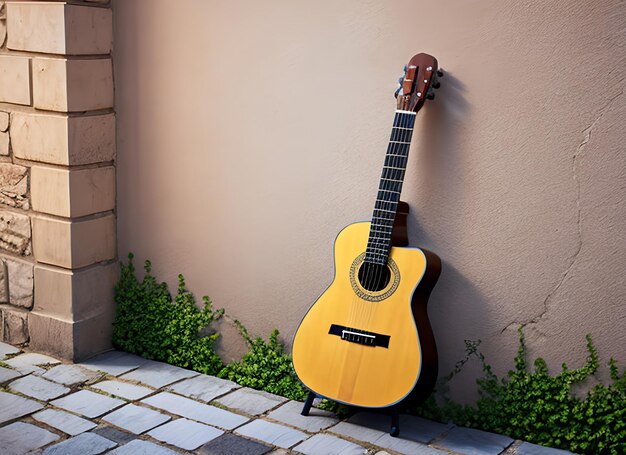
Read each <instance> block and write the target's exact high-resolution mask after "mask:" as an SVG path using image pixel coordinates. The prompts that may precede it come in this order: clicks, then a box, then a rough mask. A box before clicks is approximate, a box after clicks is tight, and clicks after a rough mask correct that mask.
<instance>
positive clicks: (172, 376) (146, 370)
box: [120, 361, 200, 389]
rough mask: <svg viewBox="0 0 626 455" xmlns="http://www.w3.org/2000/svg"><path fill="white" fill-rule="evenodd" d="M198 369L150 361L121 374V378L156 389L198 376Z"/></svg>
mask: <svg viewBox="0 0 626 455" xmlns="http://www.w3.org/2000/svg"><path fill="white" fill-rule="evenodd" d="M199 374H200V373H198V372H197V371H191V370H185V369H184V368H179V367H175V366H173V365H168V364H167V363H161V362H153V361H148V362H146V363H144V364H143V365H141V366H140V367H139V368H137V369H136V370H134V371H131V372H130V373H126V374H125V375H123V376H120V378H121V379H132V380H134V381H139V382H142V383H144V384H148V385H149V386H152V387H154V388H156V389H159V388H161V387H163V386H166V385H168V384H171V383H173V382H177V381H180V380H181V379H186V378H190V377H193V376H197V375H199Z"/></svg>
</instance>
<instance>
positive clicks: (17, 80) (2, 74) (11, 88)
mask: <svg viewBox="0 0 626 455" xmlns="http://www.w3.org/2000/svg"><path fill="white" fill-rule="evenodd" d="M0 102H5V103H13V104H30V103H31V94H30V58H28V57H22V56H14V55H0Z"/></svg>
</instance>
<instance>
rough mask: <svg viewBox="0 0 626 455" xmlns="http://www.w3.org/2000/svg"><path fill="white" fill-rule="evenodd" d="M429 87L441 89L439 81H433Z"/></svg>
mask: <svg viewBox="0 0 626 455" xmlns="http://www.w3.org/2000/svg"><path fill="white" fill-rule="evenodd" d="M430 86H431V87H434V88H439V87H441V84H440V83H439V81H433V83H432V84H430Z"/></svg>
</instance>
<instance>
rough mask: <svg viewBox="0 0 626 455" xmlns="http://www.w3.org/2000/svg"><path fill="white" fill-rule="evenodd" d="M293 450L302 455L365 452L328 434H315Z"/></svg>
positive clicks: (361, 454)
mask: <svg viewBox="0 0 626 455" xmlns="http://www.w3.org/2000/svg"><path fill="white" fill-rule="evenodd" d="M293 450H295V451H296V452H301V453H303V454H304V455H318V454H320V453H327V454H330V453H332V454H337V455H363V454H364V453H365V452H366V450H365V448H364V447H361V446H359V445H356V444H354V443H352V442H348V441H346V440H344V439H340V438H338V437H336V436H331V435H329V434H316V435H315V436H313V437H311V438H309V439H307V440H306V441H304V442H303V443H301V444H298V445H297V446H295V447H294V448H293Z"/></svg>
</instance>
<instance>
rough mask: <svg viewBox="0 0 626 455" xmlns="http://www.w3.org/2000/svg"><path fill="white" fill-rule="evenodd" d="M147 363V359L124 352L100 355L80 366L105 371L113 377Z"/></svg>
mask: <svg viewBox="0 0 626 455" xmlns="http://www.w3.org/2000/svg"><path fill="white" fill-rule="evenodd" d="M145 362H147V360H146V359H144V358H142V357H139V356H136V355H134V354H128V353H127V352H122V351H110V352H104V353H102V354H99V355H97V356H95V357H93V358H91V359H89V360H86V361H84V362H82V363H80V366H82V367H85V368H89V369H90V370H94V371H104V372H105V373H108V374H110V375H112V376H120V375H122V374H124V373H127V372H129V371H131V370H134V369H135V368H138V367H139V366H141V365H143V364H144V363H145Z"/></svg>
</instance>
